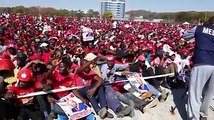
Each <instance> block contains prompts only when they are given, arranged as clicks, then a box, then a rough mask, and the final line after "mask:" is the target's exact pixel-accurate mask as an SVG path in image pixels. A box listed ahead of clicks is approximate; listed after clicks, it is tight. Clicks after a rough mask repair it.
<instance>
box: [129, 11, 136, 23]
mask: <svg viewBox="0 0 214 120" xmlns="http://www.w3.org/2000/svg"><path fill="white" fill-rule="evenodd" d="M134 19H135V13H133V12H131V13H130V14H129V20H130V21H133V20H134Z"/></svg>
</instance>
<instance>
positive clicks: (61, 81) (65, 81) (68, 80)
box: [52, 68, 76, 98]
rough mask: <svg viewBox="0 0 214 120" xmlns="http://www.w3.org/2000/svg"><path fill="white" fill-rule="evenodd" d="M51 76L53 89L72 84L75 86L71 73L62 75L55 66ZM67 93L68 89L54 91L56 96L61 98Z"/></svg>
mask: <svg viewBox="0 0 214 120" xmlns="http://www.w3.org/2000/svg"><path fill="white" fill-rule="evenodd" d="M53 78H54V79H53V81H52V85H53V88H54V89H60V88H67V87H71V86H72V85H75V86H76V81H75V77H74V75H73V74H69V75H67V76H62V75H61V74H60V73H59V71H58V70H57V68H55V70H54V71H53ZM69 93H70V92H69V91H65V92H59V93H56V95H57V97H59V98H61V97H63V96H66V95H67V94H69Z"/></svg>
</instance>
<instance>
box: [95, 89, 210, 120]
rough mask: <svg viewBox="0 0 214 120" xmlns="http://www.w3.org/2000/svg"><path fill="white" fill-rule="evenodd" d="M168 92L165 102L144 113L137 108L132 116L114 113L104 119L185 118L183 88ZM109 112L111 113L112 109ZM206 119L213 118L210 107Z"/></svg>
mask: <svg viewBox="0 0 214 120" xmlns="http://www.w3.org/2000/svg"><path fill="white" fill-rule="evenodd" d="M169 92H170V95H169V97H168V99H167V100H166V101H165V102H162V103H159V104H158V105H157V106H156V107H155V108H152V109H150V110H149V111H147V112H146V113H145V114H143V113H141V112H140V111H139V110H135V116H134V117H133V118H130V117H124V118H117V117H116V115H114V118H113V119H105V120H185V118H186V109H185V106H186V104H185V103H186V102H187V96H185V97H184V98H183V99H182V95H183V94H184V92H185V90H184V89H176V90H172V91H169ZM171 106H173V107H175V106H176V109H175V114H174V115H172V114H171V113H170V108H171ZM212 106H214V100H213V102H212ZM110 112H111V113H113V112H112V111H110ZM96 118H97V120H101V119H100V118H99V117H96ZM208 120H214V112H213V111H212V110H211V109H210V111H209V117H208Z"/></svg>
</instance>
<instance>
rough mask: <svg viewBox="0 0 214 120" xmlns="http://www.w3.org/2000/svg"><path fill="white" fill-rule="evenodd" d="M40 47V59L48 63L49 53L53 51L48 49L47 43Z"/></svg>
mask: <svg viewBox="0 0 214 120" xmlns="http://www.w3.org/2000/svg"><path fill="white" fill-rule="evenodd" d="M41 45H42V44H41ZM41 45H40V46H41ZM41 47H42V50H43V52H42V57H41V59H42V61H44V62H45V64H48V63H49V62H50V58H51V55H52V53H53V52H52V51H51V50H50V48H49V46H48V44H47V43H46V44H44V45H42V46H41Z"/></svg>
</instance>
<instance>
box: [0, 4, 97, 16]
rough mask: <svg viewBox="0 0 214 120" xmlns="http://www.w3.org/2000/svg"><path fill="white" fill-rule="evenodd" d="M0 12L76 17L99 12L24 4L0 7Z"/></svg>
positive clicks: (94, 14)
mask: <svg viewBox="0 0 214 120" xmlns="http://www.w3.org/2000/svg"><path fill="white" fill-rule="evenodd" d="M0 12H8V13H22V14H31V15H46V16H53V15H58V16H66V17H68V16H72V17H77V18H82V17H90V18H91V17H96V18H98V17H99V12H98V11H94V10H92V9H89V10H88V12H87V13H84V12H83V11H81V10H77V11H74V10H71V11H69V10H66V9H59V10H57V9H54V8H51V7H39V6H35V7H30V8H26V7H24V6H16V7H0Z"/></svg>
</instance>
